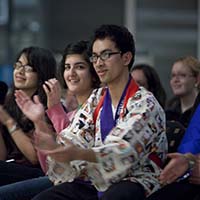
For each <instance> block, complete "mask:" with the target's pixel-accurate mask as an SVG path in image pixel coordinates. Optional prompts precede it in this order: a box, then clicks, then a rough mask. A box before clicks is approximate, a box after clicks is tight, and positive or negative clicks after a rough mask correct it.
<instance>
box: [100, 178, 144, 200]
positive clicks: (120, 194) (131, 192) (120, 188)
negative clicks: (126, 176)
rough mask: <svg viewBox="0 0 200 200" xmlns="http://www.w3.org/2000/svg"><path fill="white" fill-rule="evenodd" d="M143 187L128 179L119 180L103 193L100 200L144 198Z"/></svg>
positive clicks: (142, 199) (134, 199) (138, 199)
mask: <svg viewBox="0 0 200 200" xmlns="http://www.w3.org/2000/svg"><path fill="white" fill-rule="evenodd" d="M144 199H145V191H144V188H143V187H142V186H141V185H140V184H138V183H133V182H130V181H121V182H119V183H116V184H113V185H112V186H111V187H109V188H108V190H107V191H106V192H105V193H104V194H103V196H102V197H101V200H144Z"/></svg>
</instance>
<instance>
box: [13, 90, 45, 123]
mask: <svg viewBox="0 0 200 200" xmlns="http://www.w3.org/2000/svg"><path fill="white" fill-rule="evenodd" d="M15 97H16V99H15V100H16V103H17V105H18V106H19V108H20V109H21V110H22V112H23V113H24V114H25V115H26V117H28V118H29V119H30V120H31V121H33V122H34V123H37V122H38V121H40V120H44V118H45V112H44V106H43V105H42V103H41V102H40V100H39V97H38V96H37V95H35V96H34V97H33V101H32V100H31V98H30V97H29V96H28V95H27V94H26V93H24V92H23V91H22V90H16V91H15Z"/></svg>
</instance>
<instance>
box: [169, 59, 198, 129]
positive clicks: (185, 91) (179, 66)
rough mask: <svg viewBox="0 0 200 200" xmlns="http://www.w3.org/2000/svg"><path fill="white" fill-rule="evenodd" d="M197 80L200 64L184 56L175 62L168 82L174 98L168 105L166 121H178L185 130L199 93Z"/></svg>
mask: <svg viewBox="0 0 200 200" xmlns="http://www.w3.org/2000/svg"><path fill="white" fill-rule="evenodd" d="M199 78H200V62H199V61H198V60H197V59H196V58H194V57H192V56H186V57H183V58H179V59H177V60H176V61H175V63H174V64H173V66H172V70H171V80H170V85H171V88H172V92H173V94H174V96H175V97H174V98H172V99H171V100H170V101H169V103H168V106H167V109H166V117H167V120H175V121H179V122H180V123H181V124H183V125H184V126H185V127H186V128H187V126H188V123H189V121H190V118H191V114H192V107H193V105H194V102H195V99H196V97H197V95H198V92H199Z"/></svg>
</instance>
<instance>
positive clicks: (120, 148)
mask: <svg viewBox="0 0 200 200" xmlns="http://www.w3.org/2000/svg"><path fill="white" fill-rule="evenodd" d="M134 55H135V47H134V40H133V37H132V35H131V33H130V32H129V31H128V30H127V29H126V28H124V27H120V26H117V25H102V26H101V27H99V28H98V29H97V30H96V32H95V34H94V39H93V41H92V56H91V57H90V60H91V62H92V63H93V65H94V68H95V70H96V72H97V74H98V76H99V78H100V80H101V82H102V83H103V84H104V85H107V87H105V88H101V89H99V90H95V91H94V92H93V94H92V95H91V96H90V98H89V99H88V101H87V102H86V104H84V105H83V106H82V109H81V110H80V114H79V116H78V117H75V118H74V120H73V122H72V124H73V126H71V128H67V129H64V130H63V131H62V132H61V133H60V134H59V138H58V141H59V142H60V143H62V144H58V143H56V142H55V141H54V140H50V138H49V140H48V141H47V140H46V144H44V142H43V141H41V140H38V141H37V142H38V143H37V145H38V148H40V149H41V150H42V151H44V152H45V153H47V154H48V155H49V171H48V173H49V177H50V179H52V180H54V182H56V183H60V182H63V183H62V184H59V185H57V186H55V187H52V188H50V189H48V190H46V191H44V192H42V193H40V194H39V195H38V196H36V197H35V198H34V199H55V198H56V199H69V198H71V199H89V197H90V198H92V196H93V194H92V195H91V190H89V188H88V184H86V183H87V182H85V181H86V180H88V178H89V180H90V181H92V183H93V185H95V186H96V188H97V189H98V191H99V196H101V198H102V199H109V200H112V199H115V200H117V199H124V200H126V199H144V197H145V195H149V194H151V193H152V192H153V191H156V190H157V189H158V188H159V187H160V183H159V180H158V175H159V174H160V169H161V162H162V161H164V158H165V153H166V149H167V148H166V146H167V142H166V136H165V131H164V130H165V114H164V111H163V109H162V107H161V106H160V105H159V103H158V102H157V100H156V99H155V97H154V96H153V95H152V93H150V92H148V91H147V90H146V89H144V88H142V87H141V88H139V87H138V85H137V84H136V83H135V81H134V80H133V79H132V78H131V76H130V74H129V69H130V67H131V66H132V64H133V61H134ZM69 80H70V79H69ZM116 86H117V87H116ZM19 103H20V102H19ZM21 103H22V104H21V107H22V108H24V109H25V107H26V105H27V104H28V102H27V101H22V102H21ZM26 110H28V109H27V108H26ZM24 111H25V110H24ZM113 112H114V113H115V114H113ZM113 116H114V117H113ZM113 118H114V119H113ZM94 125H95V126H94ZM37 133H38V135H40V136H41V135H45V134H46V133H43V132H42V131H39V130H38V132H37ZM55 164H57V165H58V166H62V168H63V170H64V171H63V170H60V169H61V168H59V170H57V171H56V170H52V169H53V168H52V166H55ZM70 167H71V168H70ZM54 169H55V168H54ZM69 169H71V171H70V172H71V173H69V171H68V170H69ZM102 192H103V193H102ZM93 198H94V197H93ZM94 199H97V197H96V198H94Z"/></svg>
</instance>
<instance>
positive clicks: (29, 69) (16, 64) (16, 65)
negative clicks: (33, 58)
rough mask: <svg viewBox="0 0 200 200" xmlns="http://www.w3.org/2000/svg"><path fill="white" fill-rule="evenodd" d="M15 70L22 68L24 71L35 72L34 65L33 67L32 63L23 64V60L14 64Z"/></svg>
mask: <svg viewBox="0 0 200 200" xmlns="http://www.w3.org/2000/svg"><path fill="white" fill-rule="evenodd" d="M13 67H14V70H20V69H23V70H24V72H28V73H31V72H35V71H34V69H33V67H31V66H30V65H27V64H26V65H22V63H21V62H16V63H15V64H14V65H13Z"/></svg>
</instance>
